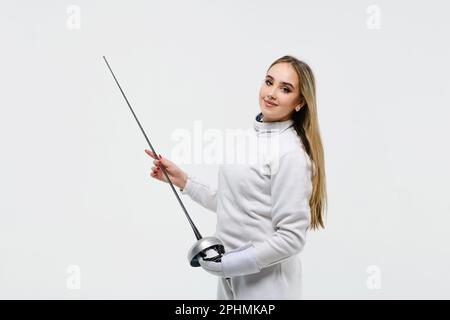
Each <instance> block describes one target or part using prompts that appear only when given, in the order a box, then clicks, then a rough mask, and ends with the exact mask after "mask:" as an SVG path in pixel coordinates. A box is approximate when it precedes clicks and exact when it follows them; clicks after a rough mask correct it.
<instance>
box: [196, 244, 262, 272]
mask: <svg viewBox="0 0 450 320" xmlns="http://www.w3.org/2000/svg"><path fill="white" fill-rule="evenodd" d="M254 250H255V247H254V246H253V244H252V243H251V242H248V243H246V244H245V245H243V246H242V247H240V248H238V249H235V250H231V251H228V252H225V254H224V255H223V256H222V258H221V259H220V261H217V262H216V261H208V260H204V259H203V258H200V259H199V263H200V265H201V266H202V268H203V269H205V270H206V271H207V272H209V273H211V274H213V275H215V276H218V277H224V278H230V277H235V276H242V275H245V274H253V273H257V272H259V271H260V270H261V268H260V267H259V266H258V264H257V263H256V257H255V251H254ZM208 251H209V250H208ZM209 257H210V255H209V254H208V253H207V257H205V258H209Z"/></svg>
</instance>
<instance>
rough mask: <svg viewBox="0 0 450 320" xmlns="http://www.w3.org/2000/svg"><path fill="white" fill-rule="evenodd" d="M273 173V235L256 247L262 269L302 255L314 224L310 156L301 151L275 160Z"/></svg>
mask: <svg viewBox="0 0 450 320" xmlns="http://www.w3.org/2000/svg"><path fill="white" fill-rule="evenodd" d="M270 170H271V173H270V174H271V186H270V189H271V200H272V224H273V227H274V233H273V234H272V236H271V237H270V238H268V239H267V240H266V241H263V242H256V243H253V244H254V246H255V257H256V261H257V263H258V265H259V267H260V268H265V267H268V266H271V265H273V264H276V263H278V262H281V261H283V260H285V259H287V258H289V257H290V256H292V255H295V254H297V253H300V251H302V249H303V246H304V245H305V240H306V230H307V228H308V226H309V224H310V222H311V214H310V212H311V211H310V207H309V198H310V195H311V190H312V183H311V161H310V159H309V157H308V155H307V154H306V153H305V152H304V151H303V150H302V149H299V150H294V151H290V152H287V153H285V154H283V155H282V156H281V157H279V158H277V159H276V160H275V161H274V160H272V162H271V164H270Z"/></svg>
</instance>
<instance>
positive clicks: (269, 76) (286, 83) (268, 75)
mask: <svg viewBox="0 0 450 320" xmlns="http://www.w3.org/2000/svg"><path fill="white" fill-rule="evenodd" d="M266 77H268V78H270V79H272V80H273V77H272V76H271V75H270V74H267V75H266ZM281 83H282V84H284V85H287V86H291V87H292V89H294V86H293V85H292V84H290V83H289V82H284V81H282V82H281Z"/></svg>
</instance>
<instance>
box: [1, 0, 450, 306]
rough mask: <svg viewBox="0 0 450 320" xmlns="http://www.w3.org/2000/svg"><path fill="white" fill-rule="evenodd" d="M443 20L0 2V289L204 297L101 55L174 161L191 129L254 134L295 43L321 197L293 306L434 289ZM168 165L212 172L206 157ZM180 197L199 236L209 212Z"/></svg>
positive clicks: (402, 8) (445, 129) (320, 9)
mask: <svg viewBox="0 0 450 320" xmlns="http://www.w3.org/2000/svg"><path fill="white" fill-rule="evenodd" d="M72 5H75V6H76V8H78V9H79V12H78V14H79V15H78V16H77V13H76V12H74V11H73V7H71V6H72ZM370 6H375V10H379V13H380V15H379V20H378V26H379V29H377V28H373V9H370V8H374V7H370ZM449 14H450V6H449V5H448V3H446V2H445V1H426V2H425V1H416V2H411V1H356V0H354V1H314V2H313V1H309V2H306V1H256V0H252V1H216V0H213V1H211V0H209V1H207V0H202V1H181V0H176V1H126V2H125V1H120V2H119V1H117V2H113V1H48V0H47V1H2V2H1V5H0V41H1V50H0V51H1V53H0V88H1V102H0V106H1V114H0V115H1V116H0V146H1V157H0V161H1V162H0V164H1V165H0V298H3V299H12V298H24V299H35V298H39V299H54V298H56V299H98V298H100V299H111V298H120V299H132V298H137V299H215V298H216V281H217V280H216V278H215V277H214V276H212V275H210V274H208V273H206V272H205V271H203V270H202V269H201V268H192V267H190V266H189V265H188V262H187V258H186V255H187V251H188V249H189V247H190V246H191V245H192V244H193V243H194V241H195V238H194V236H193V233H192V230H191V229H190V227H189V225H188V223H187V221H186V218H185V217H184V214H183V212H182V210H181V208H180V206H179V204H178V202H177V201H176V199H175V197H174V194H173V193H172V191H171V189H170V187H169V185H168V184H163V183H160V182H158V181H156V180H154V179H152V178H151V177H150V172H151V166H152V163H151V160H150V158H149V157H148V156H147V155H146V154H145V153H144V149H145V148H148V145H147V144H146V141H145V139H144V137H143V135H142V133H141V132H140V130H139V128H138V126H137V124H136V122H135V120H134V118H132V115H131V112H130V111H129V109H128V107H127V105H126V104H125V101H124V100H123V98H122V96H121V95H120V91H119V90H118V88H117V86H116V84H115V83H114V81H113V78H112V77H111V75H110V73H109V71H108V69H107V68H106V65H105V63H104V62H103V60H102V56H103V55H106V56H107V58H108V59H109V62H110V64H111V66H112V68H113V70H114V72H115V73H116V75H117V77H118V79H119V81H120V82H121V84H122V86H123V88H124V90H125V92H126V94H127V96H128V98H129V100H130V102H131V103H132V105H133V107H134V109H135V112H136V113H137V115H138V117H139V119H140V121H141V123H142V125H143V126H144V128H145V130H146V132H147V134H148V136H149V138H150V141H151V142H152V143H153V144H154V147H155V148H156V150H157V151H158V152H159V153H161V154H162V155H163V156H166V157H168V158H171V152H172V149H173V147H174V145H175V144H176V141H174V140H173V136H172V134H173V133H174V132H175V131H176V130H179V129H184V130H188V131H190V132H193V127H194V122H195V121H201V124H202V126H203V129H204V130H206V129H218V130H221V131H223V130H225V129H246V128H252V123H253V119H254V117H255V116H256V114H257V113H258V112H259V104H258V90H259V87H260V84H261V83H262V79H263V77H264V75H265V72H266V70H267V68H268V66H269V65H270V63H271V62H272V61H274V60H275V59H276V58H278V57H281V56H283V55H285V54H291V55H294V56H296V57H297V58H299V59H301V60H304V61H305V62H307V63H308V64H309V65H310V66H311V68H312V69H313V71H314V72H315V76H316V81H317V98H318V114H319V123H320V130H321V135H322V139H323V143H324V148H325V157H326V159H325V160H326V163H325V164H326V174H327V189H328V197H329V208H328V213H327V227H326V229H325V230H322V231H319V232H310V233H309V235H308V241H307V245H306V247H305V249H304V251H303V252H302V255H301V256H302V261H303V271H304V272H303V281H304V288H303V292H304V298H306V299H348V298H356V299H380V298H383V299H399V298H406V299H418V298H424V299H430V298H447V299H448V298H449V297H450V296H449V289H450V276H449V270H450V249H449V245H448V244H449V243H450V241H449V240H450V236H449V234H448V226H449V223H450V217H449V213H450V212H449V211H450V207H449V201H448V200H447V199H448V190H449V188H448V180H449V178H450V174H449V170H448V166H447V164H448V163H449V161H450V159H449V158H450V152H449V151H448V150H449V149H448V140H447V137H448V136H449V134H450V128H449V125H448V123H449V116H450V112H449V107H450V105H449V101H450V80H449V76H448V74H449V71H450V63H449V61H448V57H449V56H450V52H449V51H450V50H449V49H450V46H449V42H448V40H447V39H448V32H449V29H450V22H449V21H450V20H449ZM77 17H78V18H79V19H78V20H77ZM74 21H75V22H74ZM77 21H78V25H77ZM195 143H202V141H201V140H200V141H198V140H197V141H195ZM197 147H198V146H197ZM203 147H204V145H203ZM199 148H202V145H200V147H199ZM177 163H178V165H180V167H182V168H183V169H184V170H186V171H188V172H191V173H194V174H196V175H198V176H200V177H203V178H204V179H205V181H209V182H210V183H211V185H214V184H216V183H217V179H216V175H217V168H218V166H217V165H207V164H205V163H194V162H193V161H190V162H189V161H187V162H184V163H179V162H177ZM182 199H183V201H184V203H185V205H186V207H187V209H188V211H189V212H190V213H191V216H192V218H193V220H194V221H195V223H196V224H197V226H198V228H199V229H200V231H201V232H202V234H203V235H211V234H212V233H213V232H214V231H215V214H214V213H212V212H210V211H208V210H207V209H204V208H202V207H200V206H199V205H198V204H196V203H194V202H193V201H192V200H191V199H189V198H187V197H186V196H183V197H182ZM70 266H77V268H79V269H78V270H79V273H76V275H74V274H73V273H72V271H71V270H72V269H70V268H71V267H70ZM371 266H374V267H371ZM371 270H376V272H375V273H374V272H373V271H371ZM74 276H77V277H78V278H77V279H78V280H79V282H78V284H79V285H80V286H79V287H71V285H70V281H71V280H73V277H74ZM374 279H375V280H376V281H375V283H376V285H375V287H374V286H373V285H370V284H371V283H372V284H373V283H374V282H373V280H374Z"/></svg>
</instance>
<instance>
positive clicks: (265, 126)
mask: <svg viewBox="0 0 450 320" xmlns="http://www.w3.org/2000/svg"><path fill="white" fill-rule="evenodd" d="M262 119H263V114H262V112H260V113H259V114H258V115H257V116H256V117H255V120H254V121H253V127H254V128H255V131H256V133H257V134H259V133H265V132H279V133H281V132H283V131H285V130H287V129H289V128H290V127H292V126H293V125H294V120H293V119H288V120H285V121H274V122H263V121H262Z"/></svg>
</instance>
